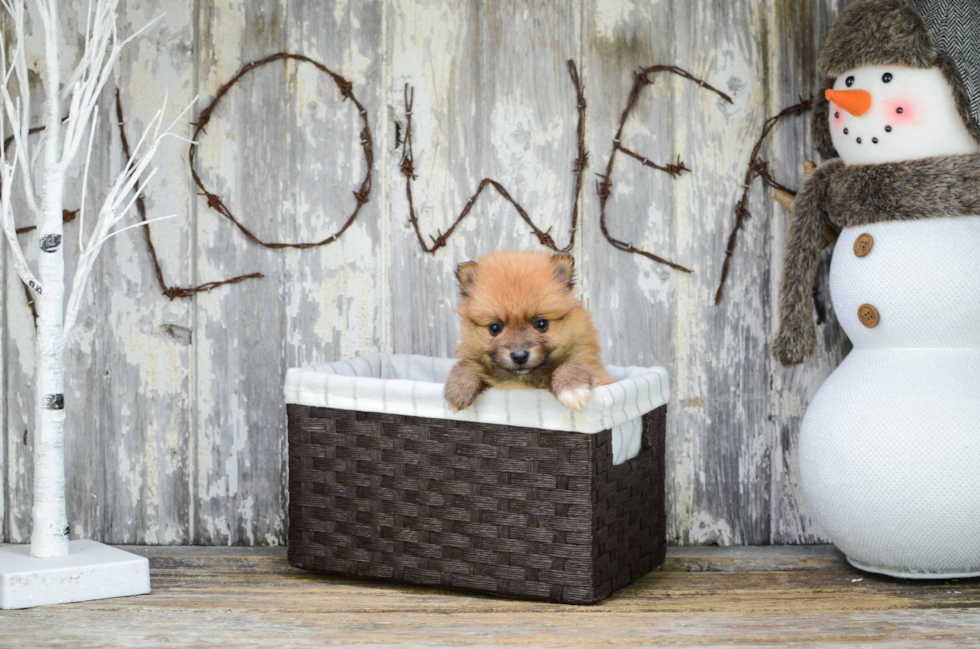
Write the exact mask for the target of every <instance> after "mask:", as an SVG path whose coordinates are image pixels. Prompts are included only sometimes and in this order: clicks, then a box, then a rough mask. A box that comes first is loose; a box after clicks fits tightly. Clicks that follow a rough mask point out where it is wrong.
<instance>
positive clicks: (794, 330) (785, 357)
mask: <svg viewBox="0 0 980 649" xmlns="http://www.w3.org/2000/svg"><path fill="white" fill-rule="evenodd" d="M973 215H980V155H965V156H948V157H940V158H926V159H923V160H909V161H905V162H892V163H886V164H876V165H851V166H848V165H845V164H844V163H843V161H841V160H840V159H834V160H830V161H828V162H826V163H824V164H823V165H821V166H820V167H819V168H817V170H816V171H814V172H813V175H812V176H811V177H810V179H809V180H807V181H806V183H804V184H803V187H802V189H800V192H799V194H798V195H797V196H796V201H795V203H794V204H793V215H792V217H791V219H790V226H789V236H788V238H787V241H786V254H785V258H784V263H783V283H782V286H781V287H780V292H779V334H778V335H777V336H776V339H775V341H773V355H774V356H775V357H776V360H778V361H779V362H780V363H781V364H783V365H796V364H799V363H803V362H806V361H807V360H809V359H810V357H812V356H813V354H814V351H815V350H816V346H817V332H816V326H815V325H814V322H813V298H812V295H813V285H814V281H815V279H816V273H817V266H818V264H819V262H820V253H821V251H822V250H823V248H824V247H825V245H826V241H825V239H824V225H825V224H826V223H831V224H833V225H834V226H836V227H837V228H839V229H843V228H850V227H855V226H860V225H867V224H869V223H882V222H885V221H909V220H918V219H930V218H942V217H951V216H973Z"/></svg>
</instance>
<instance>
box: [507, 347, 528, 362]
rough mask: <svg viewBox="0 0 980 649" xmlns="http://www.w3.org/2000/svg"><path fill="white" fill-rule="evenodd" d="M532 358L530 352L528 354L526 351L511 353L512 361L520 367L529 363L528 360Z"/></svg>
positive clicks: (520, 350)
mask: <svg viewBox="0 0 980 649" xmlns="http://www.w3.org/2000/svg"><path fill="white" fill-rule="evenodd" d="M530 356H531V354H530V352H528V351H527V350H526V349H519V350H517V351H516V352H511V353H510V360H512V361H514V362H515V363H517V364H518V365H523V364H524V363H526V362H527V359H528V358H529V357H530Z"/></svg>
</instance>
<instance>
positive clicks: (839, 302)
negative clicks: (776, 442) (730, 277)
mask: <svg viewBox="0 0 980 649" xmlns="http://www.w3.org/2000/svg"><path fill="white" fill-rule="evenodd" d="M978 35H980V1H978V0H858V1H857V2H855V3H854V4H853V5H851V7H850V8H848V9H847V10H846V11H845V12H843V13H842V14H841V16H840V17H839V18H838V20H837V22H836V23H835V24H834V26H833V28H832V29H831V31H830V33H829V35H828V38H827V42H826V45H825V47H824V50H823V52H822V54H821V57H820V60H819V67H820V70H821V72H822V73H823V74H824V76H825V77H826V78H827V81H826V84H825V96H824V98H822V99H823V102H822V104H821V105H818V106H817V110H816V111H815V114H814V134H815V135H814V137H815V141H816V144H817V148H818V150H819V151H820V153H821V155H823V156H824V158H825V159H826V158H833V159H830V160H829V161H828V162H825V163H824V164H823V165H821V166H820V167H818V168H817V169H816V170H815V171H814V172H813V174H812V176H811V177H810V178H809V179H808V180H807V181H806V183H805V184H804V186H803V188H802V189H801V190H800V193H799V194H798V195H797V197H796V200H795V203H794V205H793V215H792V218H791V222H790V231H789V237H788V240H787V246H786V257H785V264H784V275H783V282H782V287H781V290H780V305H779V306H780V314H779V333H778V335H777V337H776V339H775V340H774V343H773V353H774V355H775V356H776V358H777V359H778V360H779V361H780V362H781V363H782V364H784V365H793V364H798V363H802V362H805V361H806V360H808V359H809V358H810V356H812V354H813V352H814V349H815V347H816V327H815V325H814V321H813V315H812V289H813V285H814V278H815V274H816V268H817V265H818V262H819V256H820V252H821V249H822V248H823V247H824V245H825V241H824V226H825V224H826V223H831V224H833V225H835V226H836V227H837V228H840V229H841V233H840V236H839V238H838V240H837V244H836V247H835V250H834V257H833V261H832V264H831V271H830V290H831V298H832V301H833V305H834V310H835V311H836V314H837V317H838V320H839V321H840V323H841V326H842V327H843V329H844V331H845V332H846V333H847V336H848V337H849V338H850V340H851V342H852V343H853V350H852V351H851V352H850V354H849V355H848V356H847V358H846V359H844V361H843V363H842V364H841V365H840V367H838V368H837V369H836V370H835V371H834V373H833V374H832V375H831V376H830V377H829V378H828V379H827V380H826V382H825V383H824V384H823V386H821V388H820V390H819V391H818V392H817V394H816V395H815V397H814V398H813V401H812V403H811V404H810V406H809V408H808V409H807V412H806V415H805V417H804V419H803V423H802V427H801V433H800V471H801V476H802V481H803V488H804V492H805V495H806V500H807V504H808V506H809V509H810V511H811V513H812V514H813V516H814V518H815V519H816V520H817V522H818V523H819V524H820V525H821V526H822V527H823V529H824V531H825V532H826V533H827V534H828V535H829V537H830V538H831V540H833V542H834V543H835V544H836V545H837V546H838V547H839V548H840V549H841V550H842V551H843V552H844V553H845V554H846V555H847V558H848V560H849V561H850V562H851V564H853V565H854V566H856V567H858V568H861V569H864V570H868V571H872V572H879V573H884V574H888V575H893V576H902V577H919V578H948V577H964V576H976V575H980V154H978V152H980V145H978V143H980V47H978V46H977V45H976V43H975V39H976V38H977V36H978Z"/></svg>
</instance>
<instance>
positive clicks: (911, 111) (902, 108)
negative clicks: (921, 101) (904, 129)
mask: <svg viewBox="0 0 980 649" xmlns="http://www.w3.org/2000/svg"><path fill="white" fill-rule="evenodd" d="M885 115H887V116H888V121H889V122H894V123H896V124H906V123H908V122H911V121H913V120H914V119H915V105H914V104H913V103H912V102H911V101H908V100H905V99H891V100H889V101H888V103H887V104H886V105H885Z"/></svg>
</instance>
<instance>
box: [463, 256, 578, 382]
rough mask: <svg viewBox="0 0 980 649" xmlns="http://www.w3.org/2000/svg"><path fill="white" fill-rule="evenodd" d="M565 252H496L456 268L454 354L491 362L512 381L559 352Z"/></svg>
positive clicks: (568, 308)
mask: <svg viewBox="0 0 980 649" xmlns="http://www.w3.org/2000/svg"><path fill="white" fill-rule="evenodd" d="M573 264H574V262H573V260H572V258H571V256H569V255H564V254H559V255H554V256H552V255H550V254H548V253H543V252H529V251H521V252H514V251H500V252H496V253H493V254H491V255H488V256H486V257H482V258H481V259H480V261H479V262H467V263H465V264H461V265H460V267H459V268H458V269H457V271H456V276H457V278H458V279H459V283H460V291H461V293H462V297H463V300H462V302H461V303H460V306H459V309H458V313H459V314H460V315H461V316H462V341H461V343H460V347H459V350H458V355H459V356H460V357H466V358H472V359H474V360H477V361H478V362H480V363H481V364H482V365H484V366H486V367H491V366H492V367H496V368H499V369H500V370H503V371H504V372H505V373H506V374H507V375H509V376H511V377H512V378H514V379H516V380H521V377H526V376H527V375H529V374H531V373H532V372H534V371H535V370H537V369H538V368H540V367H542V366H543V365H544V364H546V363H547V362H548V360H549V359H551V358H552V357H554V356H555V355H561V354H562V353H563V351H564V350H565V349H566V348H568V347H569V346H570V345H571V344H573V341H572V340H570V333H571V332H570V329H569V320H570V318H569V315H570V314H572V313H573V312H574V311H575V310H576V309H580V308H581V303H580V302H579V301H578V300H576V299H575V298H574V297H573V296H572V293H571V291H572V287H573V284H572V273H573Z"/></svg>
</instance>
